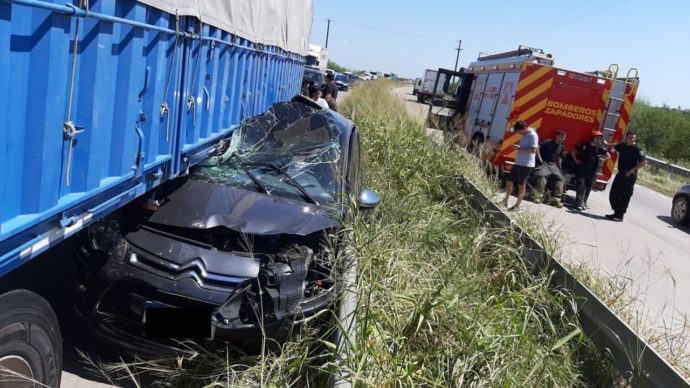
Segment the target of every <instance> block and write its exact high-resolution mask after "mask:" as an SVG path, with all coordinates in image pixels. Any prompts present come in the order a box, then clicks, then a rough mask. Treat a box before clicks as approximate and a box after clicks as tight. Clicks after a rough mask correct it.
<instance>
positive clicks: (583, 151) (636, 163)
mask: <svg viewBox="0 0 690 388" xmlns="http://www.w3.org/2000/svg"><path fill="white" fill-rule="evenodd" d="M513 130H514V131H515V132H516V133H518V134H520V135H521V137H520V140H519V141H518V142H517V144H513V145H512V147H514V148H517V155H516V157H515V165H514V166H513V167H512V169H511V170H510V173H509V174H508V177H507V178H506V187H505V188H506V195H505V198H504V199H503V205H504V206H506V207H508V199H509V198H510V195H511V193H512V191H513V187H514V185H517V188H518V195H517V202H516V203H515V205H514V206H512V207H511V208H509V210H515V209H519V208H520V205H521V203H522V200H523V198H524V196H525V192H526V191H527V181H528V179H530V178H531V179H532V180H533V183H534V191H535V193H534V202H535V203H541V202H544V203H549V204H551V205H553V206H556V207H559V208H560V207H563V204H562V202H561V198H562V196H563V190H564V185H565V181H564V175H563V163H564V158H565V155H566V153H565V145H564V144H565V139H566V132H565V131H557V132H556V137H555V138H554V139H549V140H546V141H545V142H542V143H541V144H540V143H539V136H538V135H537V132H536V130H535V129H534V128H530V127H529V126H528V125H527V123H526V122H524V121H518V122H517V123H516V124H515V126H514V127H513ZM603 138H604V136H603V134H602V133H601V132H599V131H594V132H592V137H591V140H590V142H589V143H584V144H579V145H577V146H575V147H573V148H572V149H571V151H570V156H571V158H572V160H573V162H574V163H575V168H574V173H575V186H576V195H575V204H574V207H573V210H575V211H582V210H584V209H587V208H588V207H589V206H588V205H587V200H588V199H589V194H590V192H591V190H592V185H593V184H594V182H595V180H596V176H597V172H598V170H599V166H600V165H601V163H602V162H603V163H606V161H607V160H608V159H609V158H610V154H611V153H618V173H617V174H616V177H615V178H614V180H613V183H612V184H611V192H610V194H609V203H610V204H611V208H612V209H613V213H612V214H607V215H606V216H605V218H607V219H609V220H613V221H623V217H624V215H625V213H626V211H627V209H628V205H629V204H630V198H631V197H632V194H633V189H634V187H635V181H636V180H637V172H638V171H639V170H640V168H642V167H643V166H644V165H645V164H646V160H645V156H644V152H643V151H642V149H641V148H640V147H639V146H638V145H637V144H636V140H637V136H636V135H635V133H632V132H628V133H627V134H626V135H625V139H624V141H623V142H621V143H618V144H615V145H613V147H612V148H610V149H607V148H606V147H605V146H604V144H603Z"/></svg>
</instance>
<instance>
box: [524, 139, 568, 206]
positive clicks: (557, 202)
mask: <svg viewBox="0 0 690 388" xmlns="http://www.w3.org/2000/svg"><path fill="white" fill-rule="evenodd" d="M565 136H566V134H565V131H561V130H559V131H557V132H556V137H555V138H554V139H548V140H546V141H544V142H542V143H541V144H540V145H539V149H538V150H537V160H538V161H539V163H540V164H539V166H537V168H535V169H534V172H532V174H533V175H534V176H535V178H536V183H535V185H534V203H541V202H542V201H543V202H544V203H546V202H548V203H549V204H550V205H552V206H555V207H558V208H561V207H563V204H562V203H561V197H562V196H563V172H562V163H563V156H564V155H565V146H564V145H563V143H564V142H565ZM549 192H550V198H547V197H549ZM545 193H546V195H545Z"/></svg>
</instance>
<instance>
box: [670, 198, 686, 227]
mask: <svg viewBox="0 0 690 388" xmlns="http://www.w3.org/2000/svg"><path fill="white" fill-rule="evenodd" d="M671 218H673V222H675V223H676V224H687V223H688V199H687V198H686V197H678V198H676V199H674V200H673V206H672V207H671Z"/></svg>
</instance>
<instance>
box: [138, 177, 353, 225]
mask: <svg viewBox="0 0 690 388" xmlns="http://www.w3.org/2000/svg"><path fill="white" fill-rule="evenodd" d="M336 217H337V216H336V215H335V214H334V212H333V211H330V210H327V209H325V208H323V207H319V206H314V205H310V204H307V203H304V202H299V201H292V200H288V199H284V198H281V197H277V196H269V195H265V194H262V193H257V192H253V191H247V190H242V189H238V188H235V187H232V186H224V185H219V184H215V183H210V182H205V181H200V180H195V179H188V180H187V181H186V182H185V183H184V185H182V186H181V187H179V188H178V189H177V190H175V191H174V192H172V193H171V194H170V195H169V196H168V197H167V198H166V199H165V200H164V201H163V203H162V204H161V206H160V207H159V208H158V209H157V210H156V211H155V212H154V213H153V215H152V216H151V217H150V218H149V220H148V221H149V222H152V223H157V224H163V225H169V226H175V227H182V228H195V229H210V228H214V227H217V226H224V227H226V228H229V229H232V230H234V231H237V232H240V233H248V234H259V235H269V234H296V235H302V236H306V235H308V234H311V233H314V232H317V231H320V230H324V229H328V228H337V227H339V226H340V225H341V224H340V222H338V221H337V220H336Z"/></svg>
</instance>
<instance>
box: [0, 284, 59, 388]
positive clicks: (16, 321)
mask: <svg viewBox="0 0 690 388" xmlns="http://www.w3.org/2000/svg"><path fill="white" fill-rule="evenodd" d="M0 364H1V365H2V366H5V367H6V368H11V369H13V370H14V371H15V372H20V373H22V374H23V375H27V374H31V375H32V377H33V380H35V381H37V382H38V383H40V384H35V386H37V387H38V386H46V387H59V386H60V377H61V373H62V337H61V335H60V326H59V325H58V320H57V318H56V317H55V313H54V312H53V309H52V308H51V307H50V304H48V302H46V300H45V299H43V298H42V297H40V296H39V295H37V294H34V293H33V292H30V291H26V290H13V291H10V292H8V293H6V294H2V295H0ZM5 373H6V372H5ZM3 374H4V373H3V372H2V371H0V382H2V380H3ZM3 384H4V383H3ZM3 384H0V385H2V386H5V385H3ZM24 384H26V382H24ZM9 386H10V387H12V386H14V385H12V382H10V383H9ZM20 386H21V385H20ZM24 386H26V385H24Z"/></svg>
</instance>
